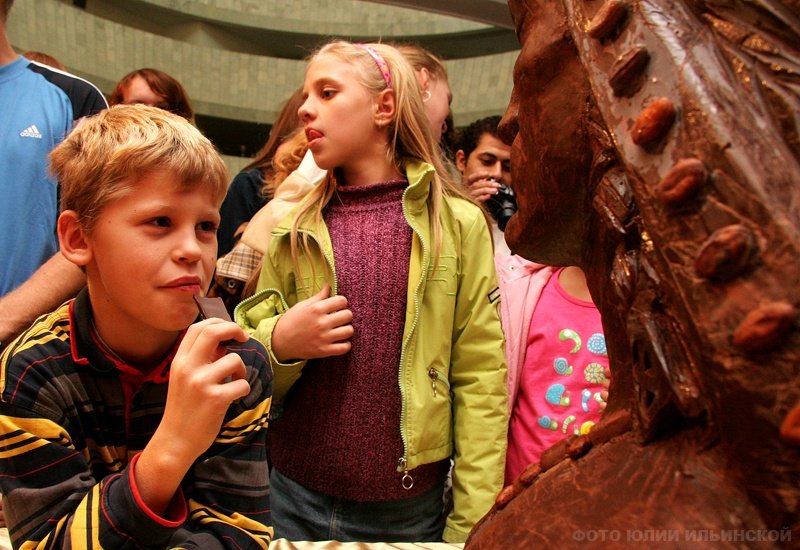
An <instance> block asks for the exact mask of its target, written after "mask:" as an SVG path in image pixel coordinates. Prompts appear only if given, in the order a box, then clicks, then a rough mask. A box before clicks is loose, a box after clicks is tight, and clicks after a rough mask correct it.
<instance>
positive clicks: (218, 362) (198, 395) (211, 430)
mask: <svg viewBox="0 0 800 550" xmlns="http://www.w3.org/2000/svg"><path fill="white" fill-rule="evenodd" d="M247 340H248V336H247V333H246V332H245V331H244V330H242V329H241V328H240V327H239V326H238V325H236V324H235V323H232V322H229V321H222V320H221V319H206V320H204V321H200V322H199V323H195V324H193V325H192V326H190V327H189V329H188V330H187V331H186V335H185V336H184V338H183V341H182V342H181V344H180V346H179V347H178V351H177V353H176V354H175V358H174V359H173V361H172V367H171V369H170V381H169V389H168V390H167V404H166V408H165V410H164V418H163V420H162V421H161V425H160V426H159V429H158V430H157V433H158V432H159V431H161V430H162V429H163V430H164V431H165V432H166V433H167V434H170V435H169V439H171V440H172V443H171V446H174V447H177V448H174V449H173V450H172V452H173V457H178V456H180V457H183V458H185V459H186V460H189V461H194V460H195V459H196V458H197V457H198V456H200V455H201V454H202V453H203V452H205V451H206V450H207V449H208V448H209V447H210V446H211V444H212V443H213V442H214V439H215V438H216V437H217V434H218V433H219V429H220V426H221V425H222V422H223V420H224V418H225V413H226V412H227V410H228V407H229V406H230V404H231V402H233V401H235V400H236V399H239V398H241V397H244V396H246V395H247V394H248V393H250V385H249V384H248V382H247V380H246V378H245V376H246V371H245V366H244V363H243V362H242V359H241V358H240V357H239V356H238V355H236V354H233V353H228V352H227V345H228V343H229V341H237V342H246V341H247ZM165 435H166V434H165ZM155 437H156V436H155V435H154V439H155Z"/></svg>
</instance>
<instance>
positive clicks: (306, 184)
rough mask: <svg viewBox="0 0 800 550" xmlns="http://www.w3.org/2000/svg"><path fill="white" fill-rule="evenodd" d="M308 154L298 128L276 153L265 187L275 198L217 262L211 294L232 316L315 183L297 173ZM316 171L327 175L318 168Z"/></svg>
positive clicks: (301, 133)
mask: <svg viewBox="0 0 800 550" xmlns="http://www.w3.org/2000/svg"><path fill="white" fill-rule="evenodd" d="M307 151H308V143H307V140H306V135H305V133H304V132H303V129H302V128H295V131H294V132H293V133H291V134H289V136H288V137H287V138H286V140H285V141H284V142H283V143H281V144H280V145H279V146H278V148H277V149H276V150H275V155H274V156H273V157H272V162H271V163H270V165H271V170H270V176H269V179H268V181H267V182H265V183H264V184H263V185H264V187H267V188H268V190H267V191H265V192H264V193H263V194H264V195H267V194H269V195H270V196H272V197H273V198H272V199H271V200H270V201H269V202H268V203H267V204H266V205H265V206H264V207H262V208H261V209H260V210H258V212H256V213H255V215H254V216H253V217H252V218H251V219H250V221H248V222H244V223H243V224H242V229H241V232H242V234H241V238H240V239H239V240H238V242H237V243H236V244H235V245H234V247H233V249H232V250H231V251H230V252H228V253H227V254H225V255H224V256H220V257H219V258H218V259H217V271H216V273H215V275H214V285H212V287H211V290H210V292H209V294H210V295H212V296H219V297H220V298H222V300H223V301H224V302H225V307H226V308H227V310H228V312H229V313H230V314H231V315H233V311H234V308H235V307H236V306H237V305H239V302H241V301H242V300H243V299H244V298H246V297H248V296H252V295H253V293H254V292H255V288H256V282H257V280H258V274H259V273H260V272H261V260H262V258H263V256H264V250H265V248H266V245H267V243H268V242H269V235H270V233H271V231H272V228H273V227H274V226H275V225H277V222H279V221H280V220H281V219H283V217H284V216H286V214H288V213H289V211H290V210H291V209H292V208H293V207H294V206H296V205H297V203H298V202H299V199H300V198H302V197H304V196H305V195H306V193H308V190H309V189H310V188H311V187H312V186H313V185H314V184H315V183H314V181H312V179H313V178H311V179H310V178H308V177H306V174H305V172H304V170H298V167H299V166H300V164H301V162H302V161H303V159H304V156H306V153H307ZM309 160H310V161H311V164H312V165H313V158H311V157H308V158H307V159H306V160H305V162H306V165H308V163H309ZM313 168H314V169H315V171H318V172H319V173H321V174H322V175H324V172H323V171H320V170H318V169H317V168H316V166H313ZM228 196H230V189H229V190H228Z"/></svg>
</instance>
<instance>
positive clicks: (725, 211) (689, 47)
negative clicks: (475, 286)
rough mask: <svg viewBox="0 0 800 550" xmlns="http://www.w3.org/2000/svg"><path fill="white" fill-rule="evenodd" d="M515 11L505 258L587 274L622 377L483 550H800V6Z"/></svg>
mask: <svg viewBox="0 0 800 550" xmlns="http://www.w3.org/2000/svg"><path fill="white" fill-rule="evenodd" d="M612 4H613V5H612ZM621 4H624V10H625V14H624V17H621V16H620V15H619V10H620V9H622V7H621V6H620V5H621ZM509 6H510V9H511V12H512V15H513V17H514V20H515V23H516V25H517V32H518V37H519V39H520V42H521V44H522V51H521V53H520V56H519V59H518V61H517V65H516V67H515V73H514V92H513V94H512V99H511V104H510V105H509V109H508V111H507V113H506V116H505V117H504V121H503V127H502V130H503V132H504V133H505V137H506V139H508V140H509V142H511V141H512V140H513V146H512V163H511V164H512V177H513V181H514V188H515V191H516V193H517V198H518V203H519V211H518V213H517V215H515V216H514V217H513V218H512V219H511V221H510V222H509V224H508V226H507V228H506V240H507V242H508V243H509V244H510V246H511V249H512V250H513V251H515V252H517V253H519V254H521V255H523V256H525V257H527V258H530V259H532V260H535V261H539V262H543V263H548V264H553V265H570V264H573V265H579V266H581V267H582V268H583V269H584V271H585V272H586V274H587V280H588V283H589V287H590V289H591V292H592V296H593V298H594V300H595V302H596V303H597V305H598V308H599V309H600V311H601V313H602V315H603V325H604V330H605V333H606V342H607V345H608V350H609V356H610V360H611V363H612V372H613V377H612V384H611V388H610V398H609V403H608V408H607V412H606V416H605V417H604V419H603V421H602V422H601V423H599V424H598V426H597V427H596V431H595V432H592V433H590V434H589V437H588V438H585V439H583V440H569V441H565V442H563V443H562V444H559V445H557V446H556V447H554V448H553V449H551V450H550V451H548V452H546V453H545V454H544V455H543V457H542V459H541V463H540V465H539V466H540V467H539V470H538V472H536V471H534V473H535V474H536V475H531V473H530V472H529V473H528V476H527V479H525V480H518V482H517V483H515V484H514V486H513V489H510V490H506V491H504V493H503V494H502V497H501V499H500V502H499V503H498V505H497V506H496V507H495V509H493V510H492V511H491V512H490V513H489V514H488V515H487V516H486V517H485V518H484V519H483V520H482V522H481V523H480V524H479V525H478V526H476V528H475V529H474V530H473V533H472V535H471V537H470V539H469V541H468V543H467V545H466V547H467V549H473V548H535V547H545V548H568V547H575V548H578V547H581V548H582V547H584V546H585V545H586V543H587V541H588V542H599V543H603V547H608V548H613V547H622V546H625V547H630V545H631V544H632V543H635V542H645V541H643V540H642V539H638V540H637V538H636V537H640V536H647V535H646V532H647V530H648V529H654V530H662V531H658V532H662V534H663V535H664V536H668V537H672V536H674V533H678V534H679V538H678V539H676V540H673V541H671V542H672V544H669V545H667V547H685V546H687V545H690V544H691V537H693V536H694V537H700V538H701V539H702V537H703V536H704V535H703V534H702V533H701V532H700V531H702V530H705V533H706V535H705V536H706V537H707V538H706V546H714V547H737V548H738V547H748V546H752V545H753V544H752V543H753V542H754V541H749V542H748V541H747V540H744V541H743V540H741V539H740V540H735V537H736V536H741V537H745V536H751V535H753V533H758V532H759V530H767V531H774V532H775V533H777V534H778V535H779V536H781V537H783V539H782V540H778V541H774V540H766V539H765V540H762V541H760V542H759V544H758V547H764V548H768V547H786V546H789V547H791V546H796V547H800V448H799V447H798V433H799V432H798V428H797V426H798V424H800V423H799V422H798V420H797V418H798V412H797V411H798V407H800V331H798V306H800V293H799V292H798V288H799V287H800V269H799V268H800V65H799V64H798V63H799V62H798V60H800V2H798V1H797V0H786V1H769V0H761V1H758V2H748V1H744V0H732V1H729V2H716V1H715V2H699V1H687V0H684V1H677V2H675V1H666V0H649V1H636V0H630V1H625V2H619V1H615V0H609V1H607V2H606V1H601V0H589V1H586V0H541V1H538V0H511V1H510V2H509ZM615 14H616V15H615ZM598 28H600V30H601V31H602V32H600V31H598V30H596V29H598ZM589 30H592V31H593V32H591V33H590V32H588V31H589ZM642 49H644V50H646V51H647V54H648V59H647V63H643V62H642V63H638V64H633V66H631V67H629V68H627V67H626V66H625V59H626V56H630V55H631V52H634V51H641V50H642ZM620 60H622V61H620ZM612 79H613V82H612ZM626 79H629V80H630V82H628V80H626ZM620 90H621V91H622V92H623V93H621V92H620ZM642 138H644V139H642ZM523 475H524V474H523ZM603 529H605V530H617V532H618V533H619V535H620V537H621V539H620V540H617V541H614V540H605V541H601V540H599V539H595V540H594V541H592V540H589V539H588V538H587V536H588V535H587V533H588V532H589V531H590V530H594V536H595V537H597V536H599V535H598V530H603ZM629 530H632V531H631V534H629V533H628V531H629ZM663 530H666V531H663ZM787 530H788V532H789V533H790V536H791V541H787V540H786V538H785V537H786V536H787V535H786V533H787ZM656 532H657V531H652V532H651V534H655V533H656ZM673 532H674V533H673ZM734 532H736V533H739V534H738V535H736V534H735V533H734ZM642 533H645V535H642ZM725 533H728V534H730V535H731V540H722V539H723V537H724V536H725ZM748 533H750V535H748ZM770 536H772V535H770ZM631 537H633V538H631ZM715 537H716V538H715ZM700 542H703V541H702V540H701V541H700Z"/></svg>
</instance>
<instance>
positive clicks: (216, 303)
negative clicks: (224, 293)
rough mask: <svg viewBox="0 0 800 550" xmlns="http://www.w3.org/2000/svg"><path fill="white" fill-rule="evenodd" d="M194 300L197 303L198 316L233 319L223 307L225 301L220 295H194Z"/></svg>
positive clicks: (225, 319)
mask: <svg viewBox="0 0 800 550" xmlns="http://www.w3.org/2000/svg"><path fill="white" fill-rule="evenodd" d="M194 301H195V303H197V307H198V308H199V309H200V316H201V317H202V318H203V319H210V318H212V317H217V318H219V319H222V320H223V321H232V320H233V319H231V316H230V315H229V314H228V310H227V309H226V308H225V302H223V301H222V298H220V297H214V298H208V297H207V296H194Z"/></svg>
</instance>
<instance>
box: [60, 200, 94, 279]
mask: <svg viewBox="0 0 800 550" xmlns="http://www.w3.org/2000/svg"><path fill="white" fill-rule="evenodd" d="M58 243H59V246H60V247H61V254H63V255H64V257H65V258H66V259H67V260H69V261H70V262H72V263H73V264H75V265H77V266H85V265H86V264H88V263H89V262H90V261H91V259H92V247H91V245H90V244H89V239H88V238H87V236H86V232H85V231H84V230H83V227H82V226H81V224H80V222H79V221H78V214H77V213H76V212H75V211H74V210H64V211H63V212H62V213H61V215H60V216H59V217H58Z"/></svg>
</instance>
